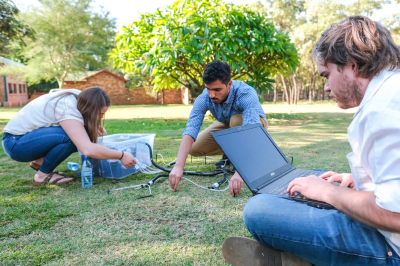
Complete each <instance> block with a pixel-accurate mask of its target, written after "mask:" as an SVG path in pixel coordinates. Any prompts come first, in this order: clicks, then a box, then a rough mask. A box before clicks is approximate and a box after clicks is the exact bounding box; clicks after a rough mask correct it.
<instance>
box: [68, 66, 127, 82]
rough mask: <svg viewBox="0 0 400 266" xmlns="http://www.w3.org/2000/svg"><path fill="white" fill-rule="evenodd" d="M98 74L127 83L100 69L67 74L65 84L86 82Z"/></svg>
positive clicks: (115, 75)
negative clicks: (106, 74)
mask: <svg viewBox="0 0 400 266" xmlns="http://www.w3.org/2000/svg"><path fill="white" fill-rule="evenodd" d="M100 73H108V74H110V75H112V76H114V77H116V78H118V79H120V80H122V81H123V82H125V83H127V82H128V80H126V79H124V78H123V77H121V76H118V75H117V74H114V73H112V72H111V71H108V70H106V69H102V70H99V71H87V72H80V73H75V74H69V75H67V77H66V78H65V81H66V82H78V81H86V80H87V79H88V78H90V77H93V76H96V75H98V74H100Z"/></svg>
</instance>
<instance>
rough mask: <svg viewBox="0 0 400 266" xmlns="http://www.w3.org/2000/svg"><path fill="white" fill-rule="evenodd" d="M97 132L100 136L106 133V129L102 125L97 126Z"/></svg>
mask: <svg viewBox="0 0 400 266" xmlns="http://www.w3.org/2000/svg"><path fill="white" fill-rule="evenodd" d="M98 133H99V136H100V137H102V136H105V135H107V131H106V129H105V128H104V127H99V131H98Z"/></svg>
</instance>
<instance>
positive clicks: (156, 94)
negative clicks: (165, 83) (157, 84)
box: [156, 91, 158, 105]
mask: <svg viewBox="0 0 400 266" xmlns="http://www.w3.org/2000/svg"><path fill="white" fill-rule="evenodd" d="M156 104H157V105H158V91H157V92H156Z"/></svg>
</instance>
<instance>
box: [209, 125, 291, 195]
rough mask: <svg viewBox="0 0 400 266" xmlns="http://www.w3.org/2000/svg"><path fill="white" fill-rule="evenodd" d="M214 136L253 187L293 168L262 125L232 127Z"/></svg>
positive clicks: (214, 133) (251, 187) (249, 185)
mask: <svg viewBox="0 0 400 266" xmlns="http://www.w3.org/2000/svg"><path fill="white" fill-rule="evenodd" d="M212 136H213V137H214V139H215V141H216V142H217V143H218V145H219V146H220V147H221V149H222V150H223V151H224V153H225V154H226V156H228V158H229V160H230V161H231V162H232V164H233V165H234V166H235V168H236V170H237V171H238V172H239V174H240V176H241V177H242V178H243V180H244V181H245V182H246V184H247V186H248V187H249V188H250V189H251V190H253V189H256V188H257V187H259V186H260V185H262V184H267V183H269V182H271V181H273V180H275V179H276V177H278V176H279V175H280V174H281V173H283V172H286V171H287V170H288V169H290V168H292V165H291V164H290V163H289V161H288V160H287V158H286V156H285V155H284V154H283V153H282V151H281V150H280V149H279V148H278V146H277V145H276V144H275V142H274V141H273V140H272V138H271V137H270V136H269V134H268V133H267V132H266V131H265V129H264V128H263V127H262V126H261V124H255V125H247V126H240V127H234V128H229V129H226V130H221V131H217V132H213V133H212Z"/></svg>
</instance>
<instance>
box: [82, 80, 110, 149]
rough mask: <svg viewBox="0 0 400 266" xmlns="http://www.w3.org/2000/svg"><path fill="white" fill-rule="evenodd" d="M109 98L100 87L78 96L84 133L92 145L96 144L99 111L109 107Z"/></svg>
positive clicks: (85, 91) (99, 122)
mask: <svg viewBox="0 0 400 266" xmlns="http://www.w3.org/2000/svg"><path fill="white" fill-rule="evenodd" d="M110 104H111V102H110V98H109V97H108V95H107V93H106V92H105V91H104V90H103V89H102V88H100V87H98V86H94V87H89V88H86V89H84V90H83V91H82V92H81V93H80V94H79V96H78V104H77V107H78V110H79V112H80V113H81V114H82V116H83V121H84V123H85V129H86V132H87V133H88V135H89V138H90V140H91V141H92V142H93V143H96V142H97V136H98V131H99V129H100V126H101V109H102V108H104V107H106V106H107V107H108V106H110Z"/></svg>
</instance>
